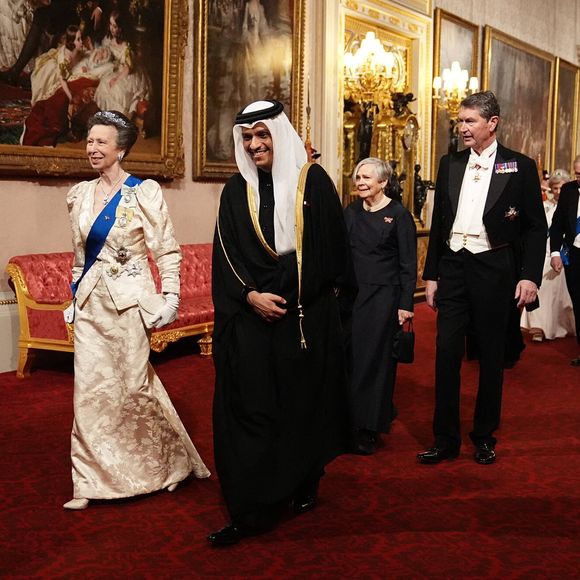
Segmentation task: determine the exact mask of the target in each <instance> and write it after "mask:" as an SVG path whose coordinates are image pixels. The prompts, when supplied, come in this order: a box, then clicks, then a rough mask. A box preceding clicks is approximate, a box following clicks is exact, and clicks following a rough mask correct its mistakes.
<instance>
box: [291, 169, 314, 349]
mask: <svg viewBox="0 0 580 580" xmlns="http://www.w3.org/2000/svg"><path fill="white" fill-rule="evenodd" d="M311 165H312V163H306V164H305V165H304V166H303V167H302V169H301V170H300V177H299V178H298V188H297V190H296V225H295V229H296V265H297V268H298V324H299V326H300V348H302V349H306V348H307V345H306V339H305V338H304V332H303V329H302V321H303V319H304V312H303V310H302V302H301V298H302V239H303V237H304V207H303V206H304V189H305V186H306V177H307V176H308V170H309V169H310V166H311Z"/></svg>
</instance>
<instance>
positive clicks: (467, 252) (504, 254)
mask: <svg viewBox="0 0 580 580" xmlns="http://www.w3.org/2000/svg"><path fill="white" fill-rule="evenodd" d="M499 115H500V107H499V104H498V102H497V99H496V97H495V95H494V94H493V93H492V92H491V91H483V92H480V93H475V94H473V95H470V96H469V97H467V98H465V99H464V100H463V101H462V103H461V106H460V109H459V115H458V129H459V134H460V136H461V138H462V139H463V142H464V144H465V145H466V146H467V149H465V150H463V151H461V152H458V153H450V154H449V155H445V156H444V157H443V158H442V159H441V162H440V165H439V171H438V174H437V185H436V187H435V203H434V209H433V220H432V225H431V233H430V238H429V248H428V251H427V258H426V262H425V268H424V272H423V279H424V280H425V281H426V289H425V295H426V300H427V304H428V305H429V306H430V307H431V308H433V309H434V310H437V351H436V363H435V413H434V419H433V432H434V436H435V442H434V445H433V447H431V448H429V449H428V450H426V451H424V452H422V453H419V454H418V455H417V460H418V461H419V462H420V463H427V464H433V463H440V462H441V461H444V460H448V459H454V458H456V457H457V456H458V455H459V450H460V446H461V430H460V416H459V400H460V396H459V393H460V371H461V361H462V358H463V355H464V352H465V334H466V331H467V329H468V328H469V327H470V328H471V331H472V332H473V336H474V338H475V340H476V342H477V345H476V346H477V349H478V352H479V364H480V371H479V387H478V392H477V401H476V404H475V412H474V419H473V430H472V431H471V433H470V438H471V440H472V442H473V444H474V445H475V453H474V459H475V461H476V462H477V463H480V464H490V463H493V462H494V461H495V458H496V455H495V445H496V438H495V437H494V435H493V434H494V432H495V431H496V429H497V428H498V426H499V422H500V411H501V398H502V385H503V357H504V348H505V335H506V329H507V323H508V317H509V312H510V308H512V307H513V301H514V300H515V301H517V305H518V306H520V307H521V306H523V305H525V304H531V303H533V302H534V301H535V300H536V297H537V291H538V287H539V285H540V281H541V278H542V267H543V261H544V252H545V244H546V233H547V224H546V218H545V216H544V210H543V206H542V196H541V190H540V180H539V176H538V171H537V168H536V164H535V162H534V161H533V160H532V159H530V158H529V157H526V156H525V155H522V154H521V153H517V152H515V151H511V150H509V149H507V148H505V147H503V146H502V145H501V144H500V143H498V141H497V139H496V129H497V126H498V123H499Z"/></svg>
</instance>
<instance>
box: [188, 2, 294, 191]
mask: <svg viewBox="0 0 580 580" xmlns="http://www.w3.org/2000/svg"><path fill="white" fill-rule="evenodd" d="M195 22H196V23H197V24H196V26H197V27H198V28H197V29H196V32H195V34H196V41H195V59H194V62H195V72H194V75H195V78H194V83H193V84H194V87H195V89H196V95H195V99H194V138H193V174H194V175H193V177H194V179H196V180H202V181H213V180H219V181H221V180H225V179H226V178H227V177H229V176H230V175H231V174H232V173H233V172H234V171H235V168H236V165H235V159H234V149H233V138H232V126H233V122H234V119H235V116H236V113H237V112H238V111H239V110H240V109H242V108H243V107H244V106H245V105H247V104H249V103H251V102H253V101H257V100H261V99H276V100H278V101H280V102H282V103H284V106H285V112H286V114H287V115H288V118H289V119H290V120H291V121H292V123H293V125H294V127H295V128H296V129H297V130H298V131H299V130H300V119H301V109H302V84H303V78H302V77H303V56H302V54H303V34H304V0H196V14H195Z"/></svg>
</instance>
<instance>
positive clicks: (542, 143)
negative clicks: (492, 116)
mask: <svg viewBox="0 0 580 580" xmlns="http://www.w3.org/2000/svg"><path fill="white" fill-rule="evenodd" d="M554 62H555V61H554V57H553V56H552V55H551V54H549V53H547V52H544V51H541V50H539V49H537V48H535V47H534V46H532V45H530V44H526V43H524V42H521V41H520V40H518V39H516V38H514V37H512V36H509V35H507V34H504V33H502V32H499V31H497V30H495V29H494V28H492V27H491V26H486V27H485V29H484V67H483V83H482V84H483V88H484V89H486V90H491V91H493V92H494V93H495V95H496V97H497V99H498V101H499V105H500V108H501V118H500V123H499V127H498V130H497V135H498V140H499V141H500V142H501V143H502V144H503V145H505V146H506V147H509V148H511V149H515V150H516V151H521V152H522V153H524V154H525V155H527V156H528V157H531V158H532V159H534V160H535V161H536V163H537V164H538V168H539V169H540V170H541V169H544V168H546V167H549V166H550V157H551V147H550V135H551V132H552V95H553V86H554V84H553V83H554V68H555V67H554Z"/></svg>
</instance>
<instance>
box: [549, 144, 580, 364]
mask: <svg viewBox="0 0 580 580" xmlns="http://www.w3.org/2000/svg"><path fill="white" fill-rule="evenodd" d="M574 175H575V176H576V181H570V183H567V184H566V185H564V186H563V187H562V189H561V191H560V199H559V201H558V206H557V207H556V211H555V212H554V217H553V218H552V226H551V227H550V251H551V255H552V258H551V260H550V264H551V266H552V269H553V270H555V271H556V272H560V271H561V270H562V268H564V271H565V274H566V286H568V292H569V293H570V298H572V307H573V308H574V317H575V318H576V340H577V341H578V345H579V346H580V193H579V192H580V155H579V156H578V157H576V159H574ZM570 364H571V365H573V366H580V356H578V357H576V358H575V359H572V361H571V362H570Z"/></svg>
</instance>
